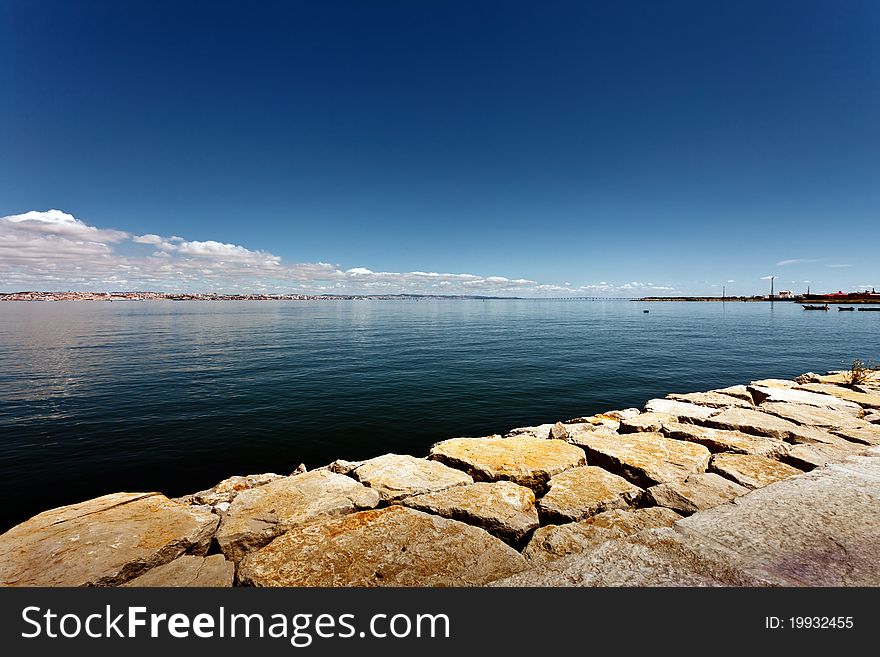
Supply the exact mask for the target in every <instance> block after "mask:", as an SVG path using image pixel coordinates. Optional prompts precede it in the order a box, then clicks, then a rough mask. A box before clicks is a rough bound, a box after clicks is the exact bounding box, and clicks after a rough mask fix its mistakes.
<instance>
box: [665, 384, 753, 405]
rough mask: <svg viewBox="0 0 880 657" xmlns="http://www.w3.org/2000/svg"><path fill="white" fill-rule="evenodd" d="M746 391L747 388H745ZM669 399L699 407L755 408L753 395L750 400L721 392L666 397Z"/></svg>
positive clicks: (691, 393)
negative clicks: (752, 399)
mask: <svg viewBox="0 0 880 657" xmlns="http://www.w3.org/2000/svg"><path fill="white" fill-rule="evenodd" d="M743 389H745V388H743ZM666 397H667V399H674V400H677V401H681V402H688V403H690V404H697V405H698V406H709V407H711V408H727V407H728V406H736V407H738V408H751V407H752V406H753V404H752V401H751V395H749V400H748V401H746V400H745V399H741V398H739V397H733V396H731V395H726V394H723V393H720V392H711V391H710V392H689V393H686V394H671V395H666Z"/></svg>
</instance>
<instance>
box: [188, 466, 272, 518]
mask: <svg viewBox="0 0 880 657" xmlns="http://www.w3.org/2000/svg"><path fill="white" fill-rule="evenodd" d="M283 478H284V477H283V476H282V475H279V474H275V473H274V472H265V473H263V474H252V475H235V476H233V477H229V478H228V479H224V480H223V481H221V482H220V483H219V484H217V485H215V486H214V487H213V488H209V489H208V490H203V491H199V492H198V493H193V494H192V495H187V496H184V497H182V498H178V501H180V502H183V503H184V504H205V505H208V506H212V507H217V506H218V505H222V504H224V503H225V504H229V503H231V502H232V500H234V499H235V497H236V496H237V495H238V494H239V493H240V492H242V491H243V490H249V489H251V488H257V487H258V486H263V485H264V484H268V483H269V482H272V481H276V480H277V479H283ZM226 508H228V507H221V510H225V509H226Z"/></svg>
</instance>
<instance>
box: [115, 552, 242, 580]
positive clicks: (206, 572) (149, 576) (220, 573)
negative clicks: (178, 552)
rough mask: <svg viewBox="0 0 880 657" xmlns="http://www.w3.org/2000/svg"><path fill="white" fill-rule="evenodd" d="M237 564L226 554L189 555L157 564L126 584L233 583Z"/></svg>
mask: <svg viewBox="0 0 880 657" xmlns="http://www.w3.org/2000/svg"><path fill="white" fill-rule="evenodd" d="M234 579H235V566H234V565H233V564H232V562H231V561H226V559H225V557H224V556H223V555H222V554H212V555H211V556H210V557H197V556H194V555H191V554H185V555H183V556H182V557H178V558H177V559H175V560H174V561H172V562H170V563H166V564H165V565H163V566H156V567H155V568H153V569H151V570H148V571H147V572H145V573H144V574H143V575H140V576H139V577H135V578H134V579H133V580H130V581H128V582H126V583H125V584H123V586H134V587H139V586H140V587H157V586H162V587H190V586H201V587H205V586H212V587H228V586H232V582H233V580H234Z"/></svg>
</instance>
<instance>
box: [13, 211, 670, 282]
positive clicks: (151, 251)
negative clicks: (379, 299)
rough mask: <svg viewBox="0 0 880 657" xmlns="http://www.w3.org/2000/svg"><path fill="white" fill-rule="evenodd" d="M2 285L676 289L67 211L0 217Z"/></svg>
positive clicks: (34, 212) (37, 212)
mask: <svg viewBox="0 0 880 657" xmlns="http://www.w3.org/2000/svg"><path fill="white" fill-rule="evenodd" d="M0 285H2V286H4V287H6V288H7V290H6V291H13V290H24V289H41V290H68V289H70V290H151V291H181V292H189V291H203V292H229V293H236V292H248V291H254V292H266V293H299V294H371V293H372V294H407V293H409V294H473V295H499V296H536V297H541V296H544V297H547V296H609V297H613V296H642V295H650V294H654V295H657V294H673V293H677V292H678V290H676V289H675V288H673V287H671V286H666V285H655V284H652V283H641V282H638V281H630V282H626V283H617V284H615V283H609V282H606V281H601V282H599V283H594V284H587V285H579V286H578V285H571V284H569V283H564V284H562V285H557V284H551V283H542V282H539V281H534V280H531V279H527V278H509V277H506V276H480V275H477V274H469V273H438V272H424V271H411V272H383V271H373V270H371V269H368V268H366V267H362V266H358V267H352V268H349V269H343V268H341V267H340V266H338V265H333V264H329V263H325V262H311V263H286V262H284V261H283V260H282V258H281V257H280V256H277V255H274V254H272V253H269V252H267V251H260V250H252V249H248V248H246V247H244V246H241V245H238V244H227V243H224V242H219V241H214V240H206V241H198V240H187V239H186V238H184V237H179V236H176V235H173V236H169V237H163V236H160V235H156V234H153V233H146V234H143V235H135V234H132V233H129V232H126V231H121V230H114V229H103V228H98V227H96V226H90V225H88V224H87V223H85V222H84V221H81V220H80V219H77V218H76V217H74V216H72V215H70V214H67V213H65V212H62V211H60V210H47V211H36V210H31V211H29V212H25V213H24V214H17V215H9V216H5V217H0Z"/></svg>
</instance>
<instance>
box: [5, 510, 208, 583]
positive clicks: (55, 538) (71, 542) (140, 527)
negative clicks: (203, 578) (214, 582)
mask: <svg viewBox="0 0 880 657" xmlns="http://www.w3.org/2000/svg"><path fill="white" fill-rule="evenodd" d="M218 521H219V518H218V517H217V516H216V515H215V514H213V513H211V512H210V511H207V510H202V509H198V508H195V507H190V506H185V505H183V504H179V503H177V502H174V501H172V500H169V499H168V498H167V497H165V496H164V495H162V494H160V493H113V494H111V495H104V496H103V497H98V498H95V499H92V500H88V501H86V502H81V503H79V504H71V505H69V506H63V507H60V508H57V509H52V510H51V511H45V512H44V513H41V514H39V515H36V516H34V517H33V518H31V519H30V520H26V521H25V522H23V523H21V524H20V525H16V526H15V527H13V528H12V529H10V530H9V531H8V532H6V533H5V534H3V535H2V536H0V586H113V585H117V584H122V583H124V582H126V581H128V580H130V579H133V578H134V577H137V576H138V575H140V574H141V573H143V572H145V571H147V570H149V569H150V568H154V567H156V566H161V565H163V564H166V563H168V562H170V561H172V560H174V559H176V558H177V557H179V556H181V555H182V554H187V553H190V554H196V555H201V554H204V553H205V552H207V550H208V547H209V545H210V541H211V537H212V536H213V534H214V530H215V529H216V527H217V523H218Z"/></svg>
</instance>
